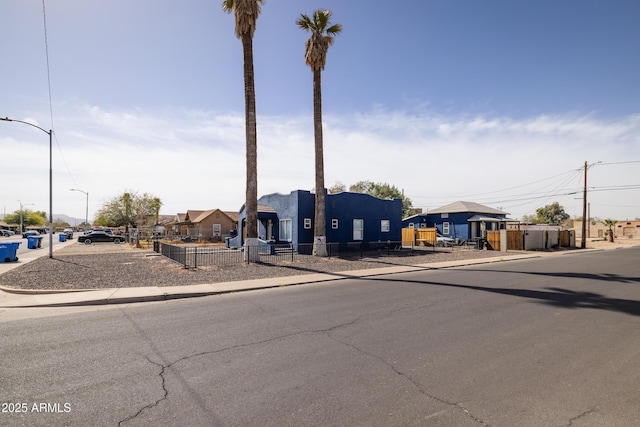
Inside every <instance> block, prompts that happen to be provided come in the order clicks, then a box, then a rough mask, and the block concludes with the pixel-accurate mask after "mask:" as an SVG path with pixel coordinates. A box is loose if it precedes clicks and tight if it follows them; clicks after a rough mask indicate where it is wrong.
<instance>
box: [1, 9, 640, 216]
mask: <svg viewBox="0 0 640 427" xmlns="http://www.w3.org/2000/svg"><path fill="white" fill-rule="evenodd" d="M363 5H365V6H366V7H363ZM317 8H326V9H330V10H331V11H332V12H333V21H334V22H336V23H340V24H342V26H343V32H342V34H340V35H339V36H338V37H337V38H336V40H335V44H334V45H333V46H332V47H331V49H330V51H329V55H328V60H327V66H326V69H325V71H324V73H323V107H324V129H325V173H326V184H327V186H331V185H333V184H334V183H335V182H337V181H340V182H342V183H344V184H346V185H347V186H348V185H350V184H353V183H355V182H357V181H360V180H371V181H376V182H388V183H390V184H393V185H395V186H397V187H398V188H401V189H403V190H404V191H405V194H406V195H407V196H408V197H410V198H411V199H412V200H413V202H414V205H415V206H418V207H423V208H424V209H425V210H426V209H433V208H436V207H438V206H441V205H444V204H447V203H449V202H452V201H456V200H469V201H476V202H479V203H484V204H487V205H489V206H492V207H501V208H503V209H504V210H506V211H507V212H510V213H511V217H513V218H519V217H521V216H522V215H524V214H531V213H533V212H535V209H536V208H537V207H540V206H544V205H545V204H549V203H552V202H554V201H559V202H560V203H561V204H563V206H564V207H565V209H566V210H567V211H568V212H569V213H570V214H571V215H572V216H579V215H581V213H582V202H581V200H579V197H580V196H579V195H576V194H575V192H576V191H580V190H581V186H582V181H581V173H580V171H579V168H581V167H582V165H583V163H584V161H588V162H589V163H590V164H591V163H595V162H598V161H601V162H602V163H601V164H597V165H594V166H593V167H592V168H590V170H589V181H588V182H589V186H590V187H591V186H592V187H593V189H592V190H593V191H592V192H591V193H590V197H589V199H590V202H591V214H592V216H597V217H601V218H608V217H615V218H619V219H626V218H636V217H640V189H639V187H640V163H638V162H640V106H639V102H638V99H640V77H639V76H640V73H638V69H640V49H639V46H638V40H640V3H638V2H637V1H634V0H629V1H623V0H613V1H608V2H603V1H573V0H571V1H562V2H558V1H546V0H538V1H536V2H516V1H512V0H495V1H492V0H457V1H456V0H439V1H429V0H415V1H405V2H402V3H401V5H398V6H396V7H391V6H390V5H389V3H388V2H381V1H368V2H344V1H337V0H327V1H315V0H304V1H300V0H298V1H294V0H270V1H267V2H266V3H265V4H264V6H263V9H262V14H261V15H260V18H259V20H258V26H257V31H256V34H255V38H254V60H255V74H256V96H257V112H258V146H259V149H258V150H259V151H258V165H259V170H258V173H259V176H258V180H259V181H258V187H259V194H266V193H272V192H282V193H287V192H289V191H291V190H294V189H311V188H312V187H313V185H314V184H313V182H314V181H313V127H312V124H313V123H312V76H311V71H310V70H309V68H308V67H307V66H306V65H305V64H304V57H303V55H304V43H305V41H306V39H307V37H308V35H307V34H306V33H304V32H303V31H301V30H299V29H298V28H297V27H296V26H295V20H296V18H297V17H298V16H299V14H300V13H307V14H310V13H312V12H313V11H314V10H315V9H317ZM45 10H46V22H47V43H48V64H47V56H46V53H47V51H46V50H45V42H44V40H45V36H44V25H43V2H42V1H41V0H4V1H3V2H2V4H1V5H0V37H1V39H2V40H4V41H5V42H3V43H2V44H0V55H1V57H2V61H3V67H1V68H0V116H2V117H5V116H8V117H10V118H14V119H19V120H28V121H30V122H32V123H35V124H38V125H39V126H41V127H43V128H46V129H49V128H51V127H53V129H54V131H55V134H56V135H55V139H54V157H53V163H54V212H55V213H65V214H68V215H72V216H75V217H79V218H82V217H84V208H85V206H84V202H85V199H84V196H83V195H81V194H78V193H76V192H70V191H69V188H80V189H83V190H85V191H88V192H89V194H90V196H89V211H90V216H92V215H93V213H95V211H96V210H97V209H99V208H100V206H101V204H102V202H104V201H106V200H108V199H110V198H112V197H114V196H116V195H118V194H120V193H122V192H123V191H125V190H133V191H138V192H140V193H143V192H149V193H153V194H155V195H157V196H159V197H160V198H161V199H162V200H163V202H164V206H163V209H162V213H165V214H175V213H176V212H184V211H186V210H187V209H210V208H221V209H224V210H237V209H239V208H240V206H241V205H242V203H243V202H244V96H243V80H242V47H241V44H240V41H239V40H238V39H236V38H235V35H234V28H233V25H234V22H233V18H232V16H230V15H228V14H226V13H224V12H223V11H222V8H221V1H210V0H209V1H207V0H185V1H182V2H176V1H168V0H153V1H152V0H136V1H130V0H127V1H125V0H113V1H110V2H99V1H97V0H47V1H46V2H45ZM7 41H8V42H7ZM47 67H48V69H49V72H50V74H49V76H50V81H51V92H49V86H48V78H49V77H48V74H47ZM49 93H50V94H51V98H49ZM50 100H51V107H50V103H49V101H50ZM52 119H53V122H52ZM0 147H2V153H3V157H5V158H10V159H11V161H9V162H4V165H3V167H2V169H0V170H1V171H2V172H0V178H2V180H3V181H5V182H7V181H9V182H12V183H14V184H13V185H9V186H6V185H5V186H2V188H0V202H1V203H2V207H3V208H4V210H5V211H6V212H13V211H15V210H16V209H18V202H17V201H18V200H21V201H22V203H33V205H32V206H30V208H36V209H38V210H45V211H46V210H48V150H47V136H46V135H45V134H43V133H42V132H39V131H37V129H33V128H30V127H29V126H24V125H21V124H17V123H6V122H0ZM628 185H632V186H635V187H633V188H630V189H629V188H625V187H624V186H628Z"/></svg>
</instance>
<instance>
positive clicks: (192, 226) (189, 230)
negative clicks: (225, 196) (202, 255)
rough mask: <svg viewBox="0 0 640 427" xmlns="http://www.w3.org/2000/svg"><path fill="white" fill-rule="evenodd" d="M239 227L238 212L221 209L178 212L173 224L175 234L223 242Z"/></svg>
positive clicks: (200, 239) (193, 238)
mask: <svg viewBox="0 0 640 427" xmlns="http://www.w3.org/2000/svg"><path fill="white" fill-rule="evenodd" d="M237 229H238V213H237V212H230V211H222V210H220V209H209V210H206V211H201V210H188V211H187V213H186V214H177V215H176V222H174V224H173V231H174V234H175V235H177V236H179V237H186V236H189V237H190V238H191V239H192V240H198V241H210V242H222V241H224V239H225V237H231V234H232V232H233V231H235V230H237Z"/></svg>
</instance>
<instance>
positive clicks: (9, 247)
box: [0, 242, 21, 262]
mask: <svg viewBox="0 0 640 427" xmlns="http://www.w3.org/2000/svg"><path fill="white" fill-rule="evenodd" d="M20 243H21V242H9V243H3V244H2V245H0V262H13V261H17V260H18V257H17V256H16V252H18V247H19V246H20Z"/></svg>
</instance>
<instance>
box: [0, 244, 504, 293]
mask: <svg viewBox="0 0 640 427" xmlns="http://www.w3.org/2000/svg"><path fill="white" fill-rule="evenodd" d="M501 255H503V254H501V253H500V252H495V251H475V250H455V251H452V250H450V249H446V250H443V251H437V252H431V251H429V252H412V253H407V254H404V255H400V254H398V255H396V254H394V255H384V256H379V257H370V258H362V259H357V260H353V259H342V258H330V259H327V258H317V257H312V256H309V257H308V258H306V257H305V258H304V259H303V260H296V261H288V262H283V263H280V264H278V265H274V264H239V265H226V266H221V267H199V268H198V269H189V270H187V269H184V268H183V267H182V266H181V265H180V264H177V263H175V262H174V261H172V260H170V259H168V258H166V257H163V256H159V255H158V254H155V253H154V252H153V251H151V250H148V249H135V248H133V247H131V246H129V245H126V244H120V245H114V244H111V243H96V244H92V245H84V244H79V243H77V244H72V245H69V246H67V247H65V248H63V249H60V250H58V251H56V252H54V254H53V258H48V257H46V256H43V257H41V258H38V259H35V260H33V261H31V262H29V263H26V264H24V265H21V266H19V267H17V268H15V269H13V270H11V271H8V272H7V273H4V274H2V275H0V286H2V287H9V288H16V289H100V288H128V287H139V286H171V285H193V284H201V283H221V282H232V281H238V280H248V279H260V278H267V277H283V276H292V275H300V274H311V273H322V272H338V271H347V270H361V269H366V268H379V267H385V266H392V265H412V264H425V263H432V262H441V261H454V260H464V259H472V258H487V257H499V256H501Z"/></svg>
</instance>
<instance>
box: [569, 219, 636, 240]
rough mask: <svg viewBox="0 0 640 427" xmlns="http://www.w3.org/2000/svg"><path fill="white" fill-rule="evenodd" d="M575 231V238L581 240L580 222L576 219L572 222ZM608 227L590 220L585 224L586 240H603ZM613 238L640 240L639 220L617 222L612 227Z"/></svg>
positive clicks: (600, 222)
mask: <svg viewBox="0 0 640 427" xmlns="http://www.w3.org/2000/svg"><path fill="white" fill-rule="evenodd" d="M573 226H574V228H575V230H576V238H582V220H579V219H576V220H574V222H573ZM608 230H609V227H607V226H606V225H604V223H603V222H602V221H597V220H592V221H590V222H588V223H587V238H589V239H597V238H600V239H604V238H605V236H606V235H607V232H608ZM613 233H614V234H613V236H614V237H615V238H616V239H640V220H637V219H636V220H630V221H629V220H622V221H621V220H618V222H617V223H616V225H615V227H613Z"/></svg>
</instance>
